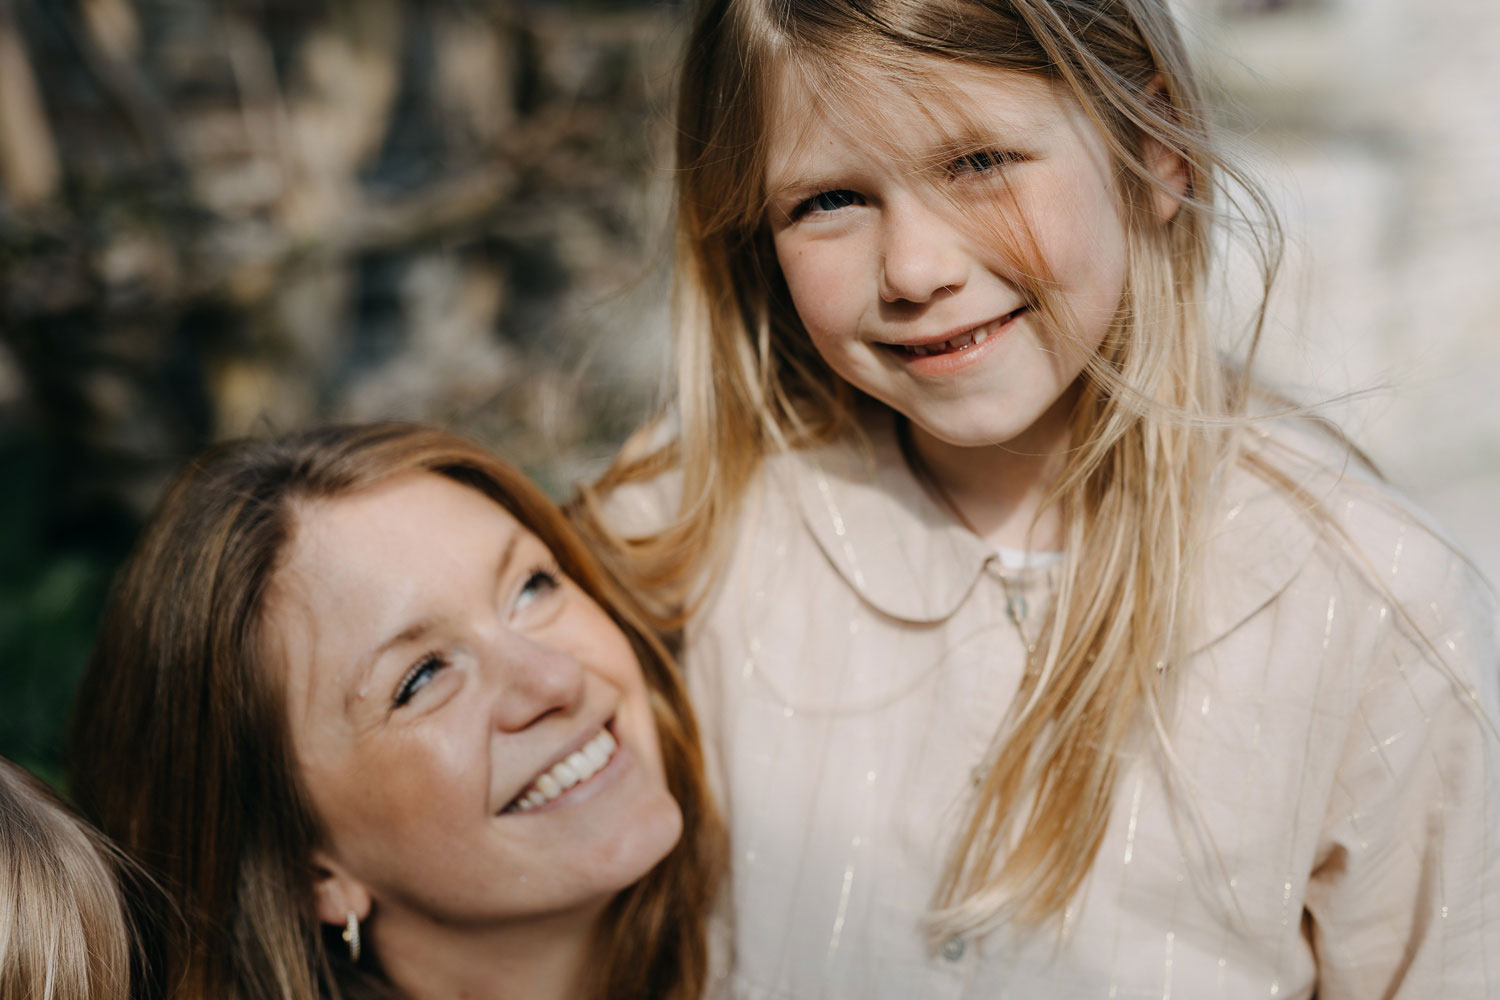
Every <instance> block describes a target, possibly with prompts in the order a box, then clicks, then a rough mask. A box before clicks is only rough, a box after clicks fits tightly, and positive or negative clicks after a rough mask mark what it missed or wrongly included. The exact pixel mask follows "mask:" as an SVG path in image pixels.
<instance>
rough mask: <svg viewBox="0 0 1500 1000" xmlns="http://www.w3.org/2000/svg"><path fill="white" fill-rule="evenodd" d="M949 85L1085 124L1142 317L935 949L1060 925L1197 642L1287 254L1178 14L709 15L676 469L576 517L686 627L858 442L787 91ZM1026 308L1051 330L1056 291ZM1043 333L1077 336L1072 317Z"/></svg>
mask: <svg viewBox="0 0 1500 1000" xmlns="http://www.w3.org/2000/svg"><path fill="white" fill-rule="evenodd" d="M955 62H956V63H963V64H967V65H970V66H977V67H985V68H990V69H994V70H1005V71H1011V72H1019V73H1025V74H1029V75H1032V76H1037V77H1041V78H1044V79H1046V80H1048V81H1050V82H1052V83H1053V84H1055V85H1056V87H1058V88H1059V89H1060V90H1061V92H1063V93H1065V94H1068V95H1070V96H1071V98H1072V99H1074V100H1076V101H1077V102H1078V104H1079V105H1080V106H1081V107H1082V109H1083V111H1084V112H1085V113H1086V115H1087V116H1088V117H1089V119H1090V120H1091V121H1092V123H1093V125H1094V126H1095V128H1096V129H1097V131H1098V133H1099V135H1100V136H1102V138H1103V141H1104V143H1105V144H1106V147H1107V148H1108V150H1109V151H1110V155H1111V157H1112V159H1113V161H1114V166H1115V168H1116V169H1115V174H1116V178H1117V187H1118V194H1119V198H1120V203H1121V210H1122V216H1123V218H1124V219H1125V220H1126V230H1127V242H1128V248H1127V277H1126V285H1125V290H1124V295H1123V298H1122V301H1121V304H1120V307H1119V310H1118V313H1117V315H1116V317H1115V321H1114V324H1113V326H1112V328H1111V330H1110V332H1109V335H1108V336H1107V337H1106V338H1105V340H1104V342H1103V344H1102V346H1101V347H1100V348H1099V350H1098V351H1097V352H1096V353H1095V354H1094V355H1093V356H1092V357H1091V358H1090V360H1089V361H1088V362H1087V364H1086V367H1085V369H1084V373H1083V375H1082V376H1081V377H1080V383H1081V384H1080V386H1079V390H1078V399H1077V404H1076V409H1075V411H1074V417H1073V422H1072V441H1071V447H1070V449H1069V450H1068V453H1067V459H1066V466H1065V468H1064V469H1063V471H1062V473H1061V474H1060V476H1059V477H1058V478H1057V480H1056V481H1055V483H1054V484H1053V485H1052V487H1051V490H1050V493H1049V495H1048V498H1047V501H1046V502H1047V505H1049V506H1054V505H1055V507H1056V508H1057V509H1058V510H1059V511H1060V513H1061V515H1062V519H1063V523H1064V525H1065V529H1064V530H1065V543H1064V547H1065V549H1066V551H1067V553H1068V558H1067V560H1066V562H1065V568H1064V570H1063V574H1062V579H1061V583H1060V587H1059V591H1058V594H1057V598H1056V601H1055V603H1054V607H1053V610H1052V612H1051V615H1050V618H1049V622H1048V628H1047V633H1046V635H1047V638H1046V639H1045V640H1044V643H1043V645H1042V646H1041V647H1040V648H1039V651H1038V660H1037V662H1036V663H1034V664H1033V669H1032V670H1030V671H1028V673H1027V675H1026V677H1025V679H1024V681H1023V682H1022V686H1021V689H1020V691H1019V692H1018V694H1017V696H1016V699H1015V702H1014V705H1015V708H1014V709H1013V710H1012V713H1011V716H1010V718H1009V719H1008V721H1007V724H1006V725H1005V726H1003V727H1002V730H1001V731H1000V732H999V733H998V734H997V735H996V737H995V743H994V745H993V747H992V750H991V755H990V758H989V760H990V766H989V767H988V769H987V773H986V774H985V776H984V778H983V781H982V784H981V787H980V788H979V789H978V791H977V794H976V795H975V797H974V799H973V801H972V803H971V806H970V809H969V813H968V817H967V820H966V822H965V824H964V826H963V828H962V829H961V830H960V831H959V833H958V836H957V838H956V840H955V842H954V843H953V845H952V850H951V854H950V856H949V860H948V862H947V864H946V868H945V871H944V873H943V876H942V878H941V882H940V885H939V887H938V889H937V893H936V896H935V899H934V909H933V912H932V914H931V930H932V932H933V934H934V936H935V937H937V938H941V937H945V936H947V935H949V934H952V933H961V932H964V931H968V930H972V929H975V928H979V927H982V926H985V925H987V924H988V923H990V922H991V921H993V920H995V919H996V918H998V917H1000V916H1001V915H1010V916H1016V917H1021V918H1025V919H1031V920H1035V921H1040V920H1043V919H1045V918H1047V917H1049V916H1052V915H1055V914H1058V913H1060V912H1061V911H1062V909H1063V908H1064V906H1065V904H1066V903H1067V901H1068V900H1069V899H1070V898H1071V897H1072V895H1073V894H1074V893H1075V891H1076V890H1077V889H1078V887H1079V885H1080V883H1081V882H1082V880H1083V878H1084V876H1085V875H1086V873H1087V871H1088V868H1089V866H1090V864H1091V863H1092V860H1093V857H1094V855H1095V854H1096V853H1097V851H1098V848H1099V845H1100V842H1101V840H1102V838H1103V835H1104V831H1105V827H1106V823H1107V821H1108V818H1109V813H1110V806H1111V801H1112V797H1113V792H1114V789H1115V785H1116V777H1117V774H1118V772H1119V769H1120V764H1119V761H1120V757H1121V751H1122V749H1123V748H1125V746H1126V744H1127V741H1129V740H1131V739H1133V738H1135V737H1136V736H1137V735H1139V734H1140V733H1142V732H1149V731H1150V730H1151V729H1153V728H1154V729H1156V731H1157V732H1164V730H1163V728H1162V724H1163V711H1164V709H1163V705H1164V704H1165V699H1164V698H1163V697H1162V694H1163V685H1164V684H1165V683H1166V681H1167V679H1168V678H1169V677H1170V676H1171V669H1170V668H1171V667H1172V666H1173V665H1175V664H1178V663H1180V662H1181V661H1182V660H1183V658H1184V657H1185V656H1186V654H1187V653H1188V652H1189V646H1190V644H1191V642H1192V639H1193V636H1192V633H1191V631H1190V629H1189V628H1188V623H1189V622H1190V621H1192V620H1193V614H1192V612H1193V609H1192V598H1193V596H1194V595H1193V592H1192V588H1191V586H1190V583H1189V582H1190V580H1191V579H1192V564H1193V561H1194V558H1195V553H1196V552H1197V551H1198V549H1199V544H1200V540H1201V538H1202V536H1203V534H1204V525H1205V520H1206V511H1207V505H1208V504H1209V503H1210V502H1211V498H1212V497H1214V496H1215V490H1214V489H1213V486H1214V483H1215V477H1216V475H1217V474H1219V473H1220V472H1221V470H1222V469H1223V468H1224V467H1225V466H1226V464H1227V463H1228V462H1230V461H1232V460H1234V455H1233V450H1234V446H1233V440H1234V437H1233V435H1232V434H1230V433H1228V432H1227V428H1228V427H1229V426H1230V424H1231V423H1232V422H1233V418H1234V417H1235V416H1236V415H1237V414H1239V413H1240V412H1241V411H1242V409H1243V407H1244V403H1245V399H1246V396H1247V393H1248V391H1249V386H1248V382H1247V376H1246V375H1244V374H1243V373H1245V372H1248V370H1249V360H1250V357H1253V354H1254V350H1255V346H1256V344H1257V342H1258V340H1259V336H1260V326H1261V323H1262V321H1263V319H1264V312H1265V293H1268V292H1269V288H1270V284H1271V280H1272V278H1273V276H1274V273H1275V270H1276V264H1277V260H1278V256H1279V246H1280V240H1279V232H1278V231H1277V229H1276V226H1275V218H1274V214H1273V213H1272V212H1271V211H1270V209H1269V206H1268V205H1267V204H1266V202H1265V199H1264V198H1263V196H1261V195H1260V194H1259V193H1258V189H1257V188H1256V186H1255V185H1254V184H1253V183H1252V182H1251V181H1250V180H1249V179H1248V178H1246V177H1244V176H1243V175H1241V174H1240V173H1238V172H1237V171H1236V170H1235V169H1234V168H1233V167H1232V165H1230V164H1228V163H1227V162H1226V161H1225V160H1224V158H1223V157H1221V155H1220V154H1219V153H1218V152H1217V149H1216V145H1215V142H1214V141H1213V138H1212V135H1211V126H1210V122H1209V114H1208V112H1207V110H1206V107H1205V103H1204V100H1203V97H1202V95H1201V93H1200V90H1199V88H1198V85H1197V83H1196V82H1195V79H1194V74H1193V72H1192V69H1191V66H1190V64H1189V59H1188V54H1187V51H1186V48H1185V46H1184V44H1183V41H1182V39H1181V37H1180V35H1179V31H1178V28H1177V26H1176V24H1175V23H1174V21H1173V18H1172V15H1171V13H1170V11H1169V10H1168V7H1167V4H1166V2H1165V0H710V2H707V3H704V4H702V5H701V8H700V10H699V13H698V16H697V19H696V22H695V25H694V28H693V32H692V35H691V39H690V41H689V44H688V49H687V56H686V61H685V65H684V69H683V73H682V77H681V84H680V92H679V96H678V101H679V104H678V115H677V127H678V142H677V157H678V163H677V167H678V184H679V198H678V204H677V212H678V219H677V248H676V249H677V303H676V305H677V310H678V343H677V371H676V381H677V386H676V389H677V396H676V413H675V417H676V420H677V426H678V428H679V429H678V431H677V433H676V435H675V439H674V440H672V441H671V442H670V443H669V444H667V445H666V446H664V447H654V448H649V447H644V446H634V447H632V446H627V448H626V450H625V451H624V452H623V453H622V455H621V457H620V458H619V459H618V460H617V461H616V463H615V466H614V467H613V468H612V469H610V470H609V472H607V473H606V475H605V476H604V477H603V478H602V479H601V481H600V482H599V483H598V484H596V486H595V487H594V488H593V489H592V490H590V491H585V493H584V496H583V501H584V506H585V509H586V510H591V511H592V514H591V516H590V517H589V520H590V521H591V522H592V529H591V530H594V531H596V532H597V533H599V534H600V535H601V536H603V537H605V538H607V539H610V540H611V541H612V542H613V544H614V546H615V551H616V554H617V557H618V558H619V562H620V564H621V566H622V567H623V569H622V572H629V573H633V574H634V576H635V579H636V581H637V583H638V584H639V585H640V586H641V587H642V589H643V590H645V591H646V592H648V593H651V594H654V595H656V597H657V599H658V601H659V605H658V607H659V609H660V610H662V611H663V612H664V613H675V614H676V615H677V616H678V621H680V620H681V618H682V617H683V616H685V615H686V614H687V613H688V612H689V611H690V610H691V607H692V605H693V601H694V600H695V598H696V596H697V595H698V594H699V593H700V592H701V587H702V586H703V584H704V582H705V581H706V580H708V579H710V578H711V576H712V573H713V572H714V570H715V567H716V566H717V565H718V563H719V561H720V560H721V559H722V558H723V555H724V545H725V542H726V541H727V539H726V536H727V535H728V534H729V533H730V529H729V526H730V525H733V524H734V522H735V515H736V512H737V507H738V504H739V502H740V499H741V496H742V494H743V493H744V491H745V489H746V486H747V484H748V483H749V482H750V480H751V478H752V477H753V476H755V474H756V472H757V470H758V469H759V468H760V465H761V463H762V461H763V460H764V459H765V457H766V456H767V455H769V454H771V453H773V452H775V451H777V450H781V449H795V448H799V447H806V446H809V445H812V444H816V443H819V442H823V441H827V440H829V439H830V438H833V437H835V436H837V435H840V434H843V433H848V432H850V431H853V430H855V429H856V419H855V407H856V403H857V398H856V397H857V394H856V392H855V391H854V390H853V389H852V388H851V387H850V386H848V385H847V384H846V383H844V382H843V381H842V380H841V379H839V378H838V377H837V376H836V375H835V374H834V373H833V371H832V370H831V369H830V368H829V367H828V366H827V365H826V364H825V363H824V361H823V360H822V358H821V357H819V355H818V354H817V352H816V351H815V350H814V349H813V347H812V344H811V342H810V340H809V338H808V336H807V334H806V333H805V331H804V329H803V327H802V324H801V322H800V321H799V319H798V317H797V314H796V311H795V309H794V308H793V305H792V303H791V299H790V296H789V294H788V292H787V290H786V286H785V283H784V281H783V279H782V277H781V274H780V270H779V267H778V265H777V262H776V257H775V252H774V248H773V246H772V243H771V237H770V235H769V232H768V226H767V221H766V190H765V172H766V150H767V146H768V135H769V130H770V128H771V127H772V122H773V121H774V120H775V118H776V114H777V111H778V100H779V94H780V93H781V91H780V90H779V88H780V87H783V86H785V85H786V81H787V80H788V77H789V74H793V73H795V74H796V76H795V81H796V85H797V86H801V87H804V88H805V87H814V88H824V89H826V91H827V95H828V96H830V97H832V98H835V99H838V98H845V100H844V101H843V104H842V106H845V107H847V106H849V103H850V102H849V101H848V100H847V95H848V94H849V93H850V91H851V90H863V92H865V93H866V94H869V93H881V92H885V93H890V92H892V88H897V90H898V91H899V92H900V93H904V94H905V95H906V96H908V97H910V98H912V99H916V100H919V101H921V100H944V99H945V97H944V94H943V87H942V80H941V67H942V64H943V63H949V64H951V63H955ZM934 67H935V69H934ZM851 81H852V82H851ZM818 96H820V97H821V96H824V95H823V94H819V95H818ZM948 96H952V95H951V94H950V95H948ZM866 100H868V97H867V98H866ZM1152 150H1155V151H1161V150H1165V151H1168V153H1169V154H1171V155H1174V156H1175V157H1177V158H1180V163H1181V164H1182V165H1183V166H1184V168H1185V172H1186V180H1185V182H1184V186H1182V187H1178V186H1168V185H1167V183H1166V181H1164V180H1163V178H1162V177H1161V175H1160V171H1159V170H1154V169H1153V164H1152V161H1151V159H1150V152H1151V151H1152ZM1163 190H1167V191H1168V193H1169V194H1170V196H1171V197H1174V198H1176V199H1177V201H1178V208H1177V211H1176V212H1175V214H1174V215H1172V217H1171V218H1170V221H1166V222H1164V221H1163V219H1162V213H1161V212H1160V211H1159V210H1157V209H1155V208H1153V199H1154V198H1156V197H1157V196H1158V194H1159V193H1160V192H1161V191H1163ZM1247 202H1248V204H1247ZM1225 218H1240V219H1246V220H1258V224H1257V225H1255V226H1248V227H1246V230H1245V231H1246V232H1249V233H1250V234H1251V235H1252V236H1253V237H1254V240H1253V243H1254V244H1255V248H1256V249H1257V250H1258V252H1259V259H1260V261H1261V263H1262V268H1261V276H1262V278H1263V281H1264V286H1263V289H1262V292H1263V294H1262V295H1261V297H1260V305H1259V307H1258V308H1257V309H1256V310H1254V312H1253V315H1252V316H1251V317H1250V318H1249V321H1248V325H1247V329H1248V337H1247V343H1248V352H1247V353H1248V356H1247V357H1246V358H1244V359H1243V366H1242V367H1236V368H1231V367H1229V366H1228V365H1226V364H1225V363H1224V362H1222V361H1221V360H1220V358H1219V356H1218V355H1217V354H1216V352H1215V351H1214V349H1213V347H1212V345H1211V344H1210V342H1209V338H1208V334H1207V331H1206V329H1205V321H1204V319H1203V317H1202V316H1201V315H1200V312H1199V302H1200V300H1201V299H1202V298H1203V290H1204V287H1205V284H1206V281H1207V278H1208V267H1209V262H1210V257H1211V254H1210V242H1211V240H1212V239H1213V237H1214V233H1215V231H1216V227H1217V224H1218V223H1219V222H1221V221H1222V220H1223V219H1225ZM1023 225H1024V220H1023ZM1038 284H1039V285H1044V284H1045V282H1044V281H1039V282H1038ZM1028 291H1029V292H1031V293H1033V294H1034V295H1035V297H1036V299H1037V300H1038V301H1039V303H1040V304H1041V306H1042V309H1041V312H1042V313H1043V315H1044V317H1045V316H1046V314H1047V303H1048V296H1047V291H1046V289H1045V287H1041V288H1038V289H1034V290H1028ZM1050 327H1051V328H1052V329H1053V330H1054V332H1056V333H1057V334H1058V335H1061V336H1066V329H1065V327H1066V323H1065V322H1064V321H1062V320H1060V319H1059V317H1058V316H1057V315H1055V314H1054V315H1052V316H1051V317H1050ZM646 437H647V435H646V434H645V433H643V435H642V436H641V438H642V440H644V439H645V438H646ZM673 468H675V469H678V470H680V472H681V475H682V483H683V485H682V500H681V507H680V511H679V516H678V517H677V519H676V520H675V521H674V522H672V523H671V524H669V525H668V526H667V527H666V528H665V530H663V531H661V532H659V533H657V534H655V535H652V536H649V537H645V538H628V539H627V538H620V537H618V536H612V535H611V533H610V532H609V531H608V529H607V528H606V527H605V526H604V523H603V518H602V515H601V514H600V513H599V510H598V507H597V504H598V498H599V497H601V496H603V495H605V494H607V493H608V492H609V491H610V490H612V489H613V488H615V487H616V486H618V485H621V484H623V483H627V482H631V481H639V480H642V479H646V478H649V477H652V476H655V475H659V474H660V473H662V472H663V471H665V470H668V469H673ZM1085 552H1086V553H1088V554H1089V557H1088V558H1087V559H1082V558H1079V554H1080V553H1085Z"/></svg>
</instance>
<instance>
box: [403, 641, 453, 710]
mask: <svg viewBox="0 0 1500 1000" xmlns="http://www.w3.org/2000/svg"><path fill="white" fill-rule="evenodd" d="M447 665H448V661H447V659H446V658H445V657H444V656H443V654H441V653H436V652H432V653H427V654H425V655H424V656H423V657H422V658H421V659H420V660H418V661H417V662H416V663H413V664H412V665H411V668H410V669H408V670H407V671H406V673H405V674H404V675H403V676H402V678H401V683H399V684H397V685H396V695H395V698H394V699H392V707H393V708H400V707H401V706H403V705H405V704H406V703H407V702H409V701H411V700H412V699H413V698H415V697H416V696H417V692H418V691H421V690H422V689H423V688H424V687H426V686H427V685H428V684H429V683H431V682H432V679H433V678H434V677H436V676H437V675H438V672H439V671H440V670H442V669H443V668H444V667H446V666H447Z"/></svg>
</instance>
